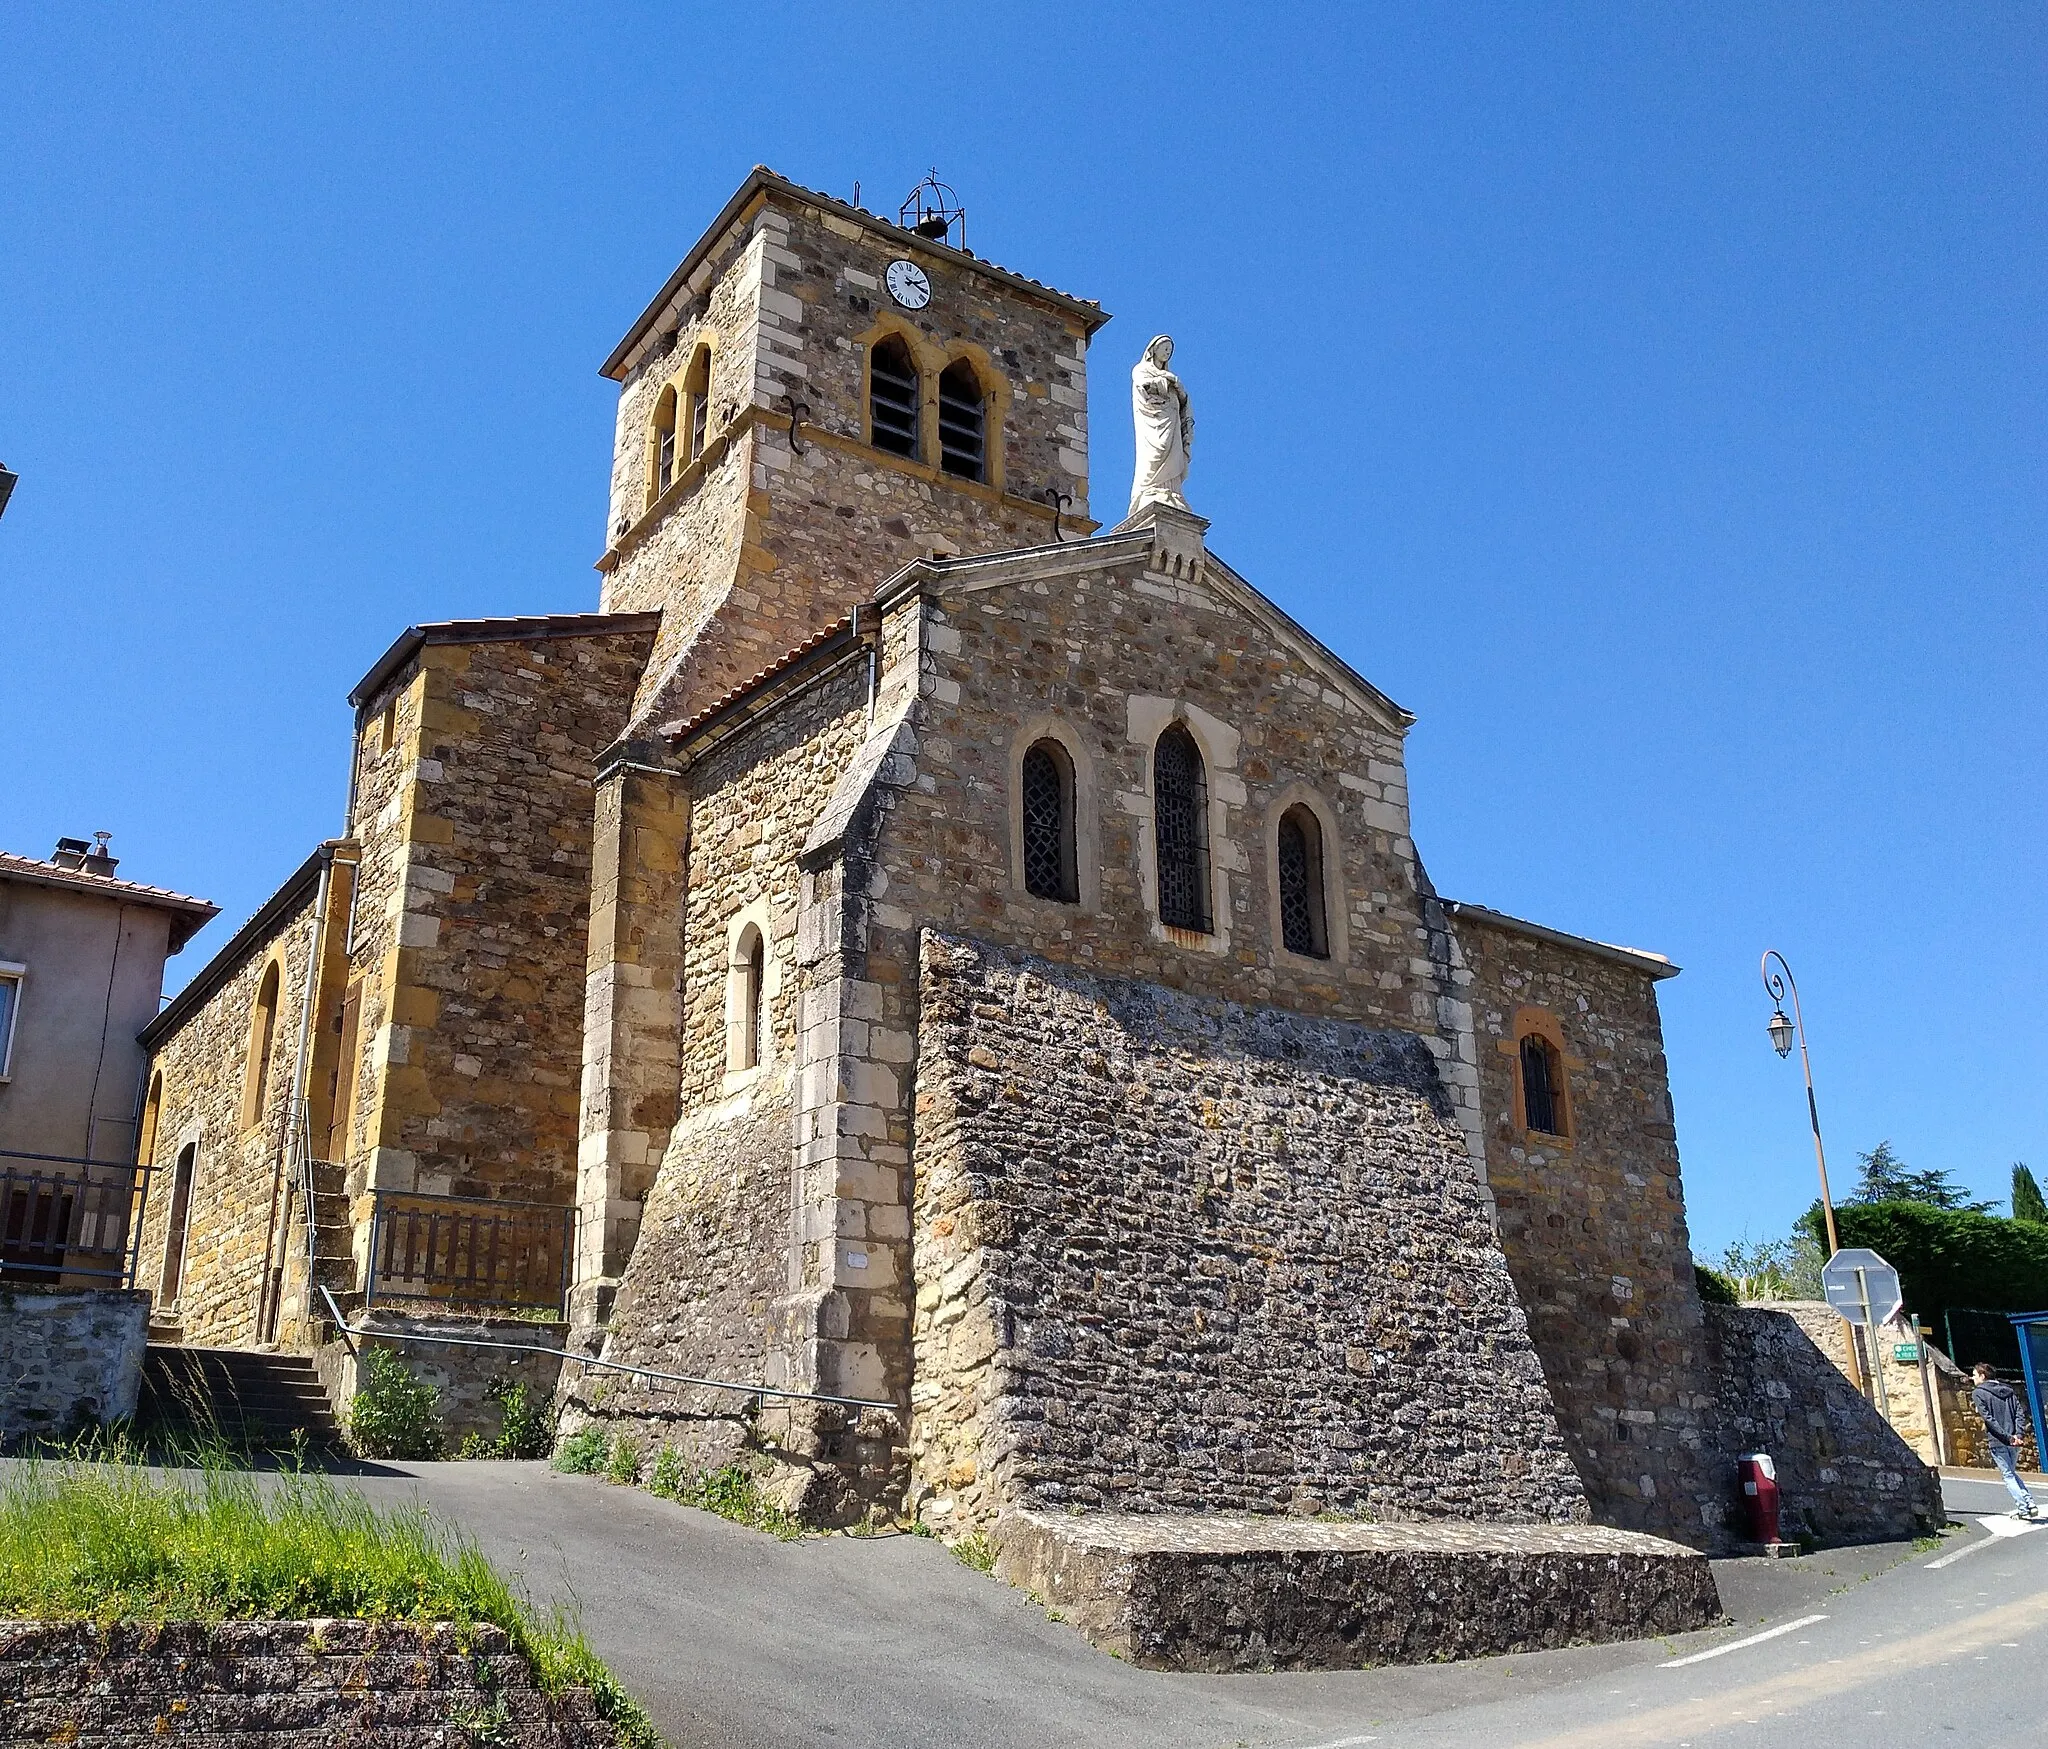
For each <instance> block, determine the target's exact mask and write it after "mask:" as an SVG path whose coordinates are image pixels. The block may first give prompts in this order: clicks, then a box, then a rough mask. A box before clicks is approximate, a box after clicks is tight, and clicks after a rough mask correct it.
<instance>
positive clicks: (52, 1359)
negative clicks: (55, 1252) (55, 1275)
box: [0, 1282, 149, 1451]
mask: <svg viewBox="0 0 2048 1749" xmlns="http://www.w3.org/2000/svg"><path fill="white" fill-rule="evenodd" d="M148 1339H149V1295H148V1294H146V1293H138V1292H134V1291H131V1290H128V1289H124V1288H70V1287H36V1286H33V1285H28V1284H22V1283H14V1282H10V1283H8V1284H6V1285H5V1286H0V1451H7V1450H11V1449H12V1448H13V1447H14V1446H16V1445H18V1444H20V1443H22V1442H24V1441H27V1440H32V1439H36V1438H51V1439H64V1438H67V1437H69V1436H70V1435H71V1434H73V1433H76V1432H77V1431H79V1430H80V1429H81V1428H82V1427H84V1426H86V1425H87V1424H89V1423H98V1424H99V1425H100V1426H105V1425H106V1424H107V1423H109V1422H112V1421H119V1420H121V1419H123V1418H125V1417H127V1416H130V1415H133V1414H134V1413H135V1398H136V1393H137V1391H138V1390H140V1388H141V1385H142V1351H143V1348H144V1347H145V1345H146V1344H147V1342H148Z"/></svg>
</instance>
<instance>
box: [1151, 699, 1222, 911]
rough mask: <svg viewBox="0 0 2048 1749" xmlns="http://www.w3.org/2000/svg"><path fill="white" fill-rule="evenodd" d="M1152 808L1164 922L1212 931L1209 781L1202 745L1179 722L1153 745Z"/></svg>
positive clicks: (1160, 900)
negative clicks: (1204, 769) (1210, 920)
mask: <svg viewBox="0 0 2048 1749" xmlns="http://www.w3.org/2000/svg"><path fill="white" fill-rule="evenodd" d="M1152 812H1153V820H1154V828H1153V829H1154V831H1155V833H1156V835H1157V846H1158V853H1159V921H1160V922H1162V923H1164V924H1166V925H1168V926H1169V927H1170V928H1174V929H1192V930H1195V931H1197V932H1199V933H1201V934H1203V935H1206V934H1208V932H1209V784H1208V778H1207V775H1206V774H1205V773H1204V771H1203V769H1202V753H1201V749H1200V748H1198V747H1197V746H1196V745H1195V738H1194V736H1192V735H1190V734H1189V733H1188V732H1187V730H1185V729H1183V728H1182V727H1181V726H1180V725H1179V724H1177V723H1176V724H1175V725H1174V726H1173V727H1172V728H1170V729H1168V730H1167V731H1166V733H1165V734H1163V735H1161V736H1160V737H1159V740H1158V743H1157V744H1156V745H1155V746H1154V747H1153V749H1152Z"/></svg>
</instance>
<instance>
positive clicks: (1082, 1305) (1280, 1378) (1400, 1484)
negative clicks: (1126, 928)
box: [913, 934, 1586, 1535]
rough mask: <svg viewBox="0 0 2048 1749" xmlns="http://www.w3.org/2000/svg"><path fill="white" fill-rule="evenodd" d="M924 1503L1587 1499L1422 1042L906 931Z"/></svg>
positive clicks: (972, 1522) (1444, 1507) (949, 1510)
mask: <svg viewBox="0 0 2048 1749" xmlns="http://www.w3.org/2000/svg"><path fill="white" fill-rule="evenodd" d="M918 1088H919V1102H918V1114H919V1115H918V1135H917V1202H916V1222H917V1252H918V1258H917V1280H918V1300H917V1305H918V1315H917V1325H916V1331H917V1334H916V1376H917V1388H916V1399H915V1400H916V1403H917V1406H918V1413H917V1420H916V1429H915V1434H914V1439H913V1460H914V1463H915V1478H914V1482H913V1507H914V1509H915V1510H916V1511H917V1512H918V1513H919V1514H920V1515H921V1516H923V1517H924V1518H925V1519H926V1520H927V1521H928V1522H934V1523H936V1524H938V1525H940V1526H941V1527H943V1528H944V1529H945V1531H946V1533H947V1534H948V1535H952V1534H955V1533H957V1532H964V1531H966V1530H969V1529H971V1528H975V1527H977V1526H982V1527H986V1526H988V1525H989V1524H991V1523H992V1522H993V1521H994V1519H995V1517H996V1515H997V1513H998V1512H999V1511H1000V1509H1001V1508H1002V1507H1004V1506H1011V1505H1022V1506H1035V1507H1041V1508H1052V1509H1057V1508H1060V1507H1067V1508H1073V1509H1087V1510H1095V1511H1252V1512H1293V1513H1305V1514H1314V1513H1321V1512H1334V1513H1340V1514H1354V1513H1356V1514H1364V1515H1367V1516H1370V1517H1373V1518H1377V1519H1381V1520H1398V1519H1410V1518H1434V1517H1458V1518H1465V1519H1481V1520H1493V1521H1507V1522H1524V1523H1527V1522H1565V1521H1569V1520H1571V1519H1574V1518H1583V1516H1584V1514H1585V1510H1586V1508H1585V1500H1584V1493H1583V1490H1582V1488H1581V1485H1580V1482H1579V1478H1578V1475H1577V1473H1576V1472H1575V1471H1574V1469H1573V1467H1572V1463H1571V1459H1570V1456H1569V1455H1568V1453H1567V1452H1566V1450H1565V1446H1564V1442H1563V1441H1562V1439H1561V1438H1560V1437H1559V1434H1558V1430H1557V1424H1556V1420H1555V1418H1554V1416H1553V1414H1552V1411H1551V1406H1550V1399H1549V1394H1548V1392H1547V1391H1546V1390H1545V1388H1544V1384H1543V1377H1542V1373H1541V1370H1540V1369H1539V1367H1538V1365H1537V1362H1536V1358H1535V1356H1534V1354H1533V1353H1532V1352H1531V1350H1530V1347H1529V1341H1528V1332H1527V1329H1526V1327H1525V1325H1524V1322H1523V1317H1522V1309H1521V1306H1520V1304H1519V1302H1518V1301H1517V1299H1516V1297H1515V1291H1514V1287H1513V1284H1512V1283H1511V1282H1510V1280H1509V1279H1508V1272H1507V1268H1506V1264H1505V1262H1504V1260H1503V1259H1502V1257H1501V1254H1500V1250H1499V1247H1498V1245H1497V1244H1496V1242H1495V1240H1494V1236H1493V1231H1492V1227H1491V1224H1490V1221H1489V1219H1488V1214H1487V1209H1486V1206H1485V1202H1484V1199H1483V1198H1482V1196H1481V1194H1480V1190H1479V1186H1478V1184H1477V1182H1476V1180H1475V1179H1474V1178H1473V1176H1472V1173H1471V1170H1470V1164H1469V1158H1468V1155H1467V1151H1466V1145H1465V1138H1464V1135H1463V1132H1462V1131H1461V1130H1460V1129H1459V1127H1458V1126H1457V1124H1456V1123H1455V1122H1454V1121H1453V1119H1452V1117H1451V1115H1450V1112H1449V1108H1448V1104H1447V1102H1446V1101H1445V1100H1444V1098H1443V1093H1442V1088H1441V1085H1440V1083H1439V1081H1438V1078H1437V1073H1436V1066H1435V1062H1434V1060H1433V1059H1432V1058H1431V1056H1430V1054H1429V1052H1428V1051H1427V1049H1426V1048H1425V1046H1424V1044H1423V1041H1422V1040H1421V1039H1420V1038H1418V1037H1417V1036H1416V1035H1415V1034H1413V1033H1411V1032H1377V1031H1371V1030H1368V1029H1365V1028H1361V1027H1357V1026H1353V1025H1350V1024H1347V1023H1344V1022H1341V1021H1332V1020H1324V1019H1314V1018H1310V1017H1307V1016H1302V1015H1296V1014H1287V1013H1283V1012H1280V1011H1278V1010H1274V1009H1253V1008H1245V1007H1241V1006H1239V1005H1237V1004H1231V1003H1217V1002H1212V1001H1206V1000H1199V999H1195V998H1191V997H1185V996H1180V995H1176V994H1174V993H1172V992H1169V991H1165V990H1162V989H1160V988H1158V987H1156V986H1146V985H1142V984H1135V983H1131V982H1129V981H1126V980H1122V979H1112V978H1104V977H1097V976H1092V975H1089V974H1087V973H1082V972H1078V971H1075V970H1073V969H1072V968H1069V967H1061V966H1055V965H1053V964H1052V963H1051V962H1049V961H1045V960H1041V959H1037V958H1033V957H1029V956H1024V955H1021V954H1017V953H1015V952H1014V950H1013V951H1010V952H1007V953H1006V952H1004V951H1002V950H998V949H994V948H990V947H988V946H986V945H984V944H982V943H979V942H975V941H970V940H968V939H965V938H962V937H947V936H939V935H933V934H928V935H927V936H926V937H925V951H924V966H923V1002H922V1009H921V1013H920V1017H919V1038H918Z"/></svg>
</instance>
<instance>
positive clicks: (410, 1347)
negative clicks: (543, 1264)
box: [313, 1310, 569, 1456]
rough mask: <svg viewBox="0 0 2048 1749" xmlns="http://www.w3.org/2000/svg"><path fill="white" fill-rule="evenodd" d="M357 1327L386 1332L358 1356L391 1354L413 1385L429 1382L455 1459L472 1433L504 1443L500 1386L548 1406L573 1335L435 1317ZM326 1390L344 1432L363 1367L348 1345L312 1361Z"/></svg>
mask: <svg viewBox="0 0 2048 1749" xmlns="http://www.w3.org/2000/svg"><path fill="white" fill-rule="evenodd" d="M355 1322H357V1323H360V1324H363V1325H366V1326H367V1327H368V1328H369V1329H370V1330H371V1331H373V1332H378V1331H388V1332H390V1335H389V1337H388V1338H385V1339H382V1340H380V1339H379V1337H378V1336H377V1335H375V1334H371V1335H367V1336H358V1337H357V1338H356V1346H357V1347H358V1348H390V1349H393V1350H395V1351H396V1352H397V1353H398V1355H399V1356H400V1358H402V1359H403V1360H404V1362H405V1365H406V1369H407V1371H409V1372H410V1373H411V1374H412V1375H413V1377H414V1378H418V1379H425V1380H426V1381H427V1383H429V1384H431V1385H432V1386H433V1387H434V1389H435V1391H436V1393H437V1400H438V1407H439V1410H440V1416H441V1430H442V1433H443V1434H444V1436H445V1437H446V1439H447V1441H448V1452H449V1455H450V1456H453V1455H454V1454H455V1452H456V1451H457V1450H458V1449H459V1448H460V1447H461V1445H462V1442H463V1441H464V1440H465V1439H467V1438H468V1437H469V1436H470V1435H471V1434H472V1433H474V1434H478V1435H480V1436H481V1437H483V1438H484V1439H489V1440H494V1439H496V1438H497V1437H498V1433H499V1430H500V1428H501V1427H502V1425H503V1422H504V1414H503V1411H502V1410H500V1409H499V1407H498V1405H497V1404H496V1403H495V1402H494V1401H492V1399H491V1396H490V1392H491V1390H492V1388H493V1387H494V1386H496V1385H497V1384H499V1383H500V1382H503V1383H505V1384H510V1385H517V1384H523V1385H525V1386H526V1388H527V1392H528V1394H529V1395H530V1396H531V1397H533V1398H534V1399H535V1400H536V1401H537V1402H541V1403H546V1402H549V1401H550V1400H551V1399H552V1398H553V1397H554V1394H555V1386H556V1384H557V1382H558V1380H559V1378H560V1375H561V1371H562V1357H561V1354H560V1352H559V1350H560V1349H561V1347H562V1345H563V1341H564V1339H565V1338H566V1336H567V1335H568V1328H569V1327H568V1326H567V1325H566V1324H559V1323H550V1324H538V1323H533V1322H530V1321H529V1320H527V1319H524V1318H455V1317H440V1316H435V1315H432V1314H429V1313H416V1312H392V1311H383V1310H372V1311H370V1312H367V1313H364V1314H363V1315H362V1316H360V1317H359V1318H358V1319H356V1320H355ZM402 1335H421V1336H444V1337H460V1338H466V1339H468V1340H469V1341H481V1342H520V1343H531V1344H534V1345H535V1346H538V1347H544V1348H549V1349H553V1350H556V1351H557V1352H554V1353H551V1354H517V1353H513V1352H510V1351H508V1350H506V1349H503V1348H473V1347H468V1346H456V1345H453V1344H448V1345H444V1344H442V1343H438V1342H437V1343H417V1342H404V1341H400V1340H399V1337H401V1336H402ZM313 1361H314V1365H315V1366H317V1367H318V1368H319V1371H320V1382H321V1383H322V1384H323V1385H324V1386H326V1388H327V1400H328V1401H329V1402H330V1403H332V1404H333V1405H334V1414H335V1419H336V1420H337V1421H339V1422H341V1423H342V1424H343V1425H344V1426H346V1425H347V1421H348V1408H349V1404H350V1403H351V1402H353V1401H354V1399H355V1394H356V1373H357V1363H356V1360H355V1357H354V1356H353V1355H352V1354H350V1352H349V1350H348V1348H347V1347H346V1345H344V1344H343V1343H340V1342H330V1343H328V1344H327V1345H326V1346H325V1347H323V1348H321V1349H320V1350H319V1351H318V1352H317V1353H316V1354H315V1355H314V1357H313Z"/></svg>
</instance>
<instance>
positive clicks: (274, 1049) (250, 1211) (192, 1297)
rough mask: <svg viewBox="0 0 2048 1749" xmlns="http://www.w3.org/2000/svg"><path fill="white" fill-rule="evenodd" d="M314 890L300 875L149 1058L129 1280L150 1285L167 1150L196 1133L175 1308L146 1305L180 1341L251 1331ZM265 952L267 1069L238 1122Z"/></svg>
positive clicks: (170, 1169) (157, 1264)
mask: <svg viewBox="0 0 2048 1749" xmlns="http://www.w3.org/2000/svg"><path fill="white" fill-rule="evenodd" d="M317 892H318V888H317V884H310V883H309V884H308V886H307V888H306V892H305V897H304V901H303V903H301V904H300V905H298V906H297V907H296V908H294V909H293V910H292V912H291V913H290V914H289V915H288V916H286V917H284V918H282V919H280V920H279V922H278V924H277V925H276V927H275V928H274V929H273V930H272V931H271V932H270V934H268V935H267V936H266V937H264V938H263V939H261V940H259V941H255V942H252V943H250V944H249V945H248V947H247V948H246V949H245V950H244V953H243V957H242V960H241V963H240V964H239V965H238V966H237V967H236V969H235V971H234V973H233V974H232V975H231V976H230V977H229V978H228V979H227V980H226V982H224V983H223V984H222V985H221V987H220V988H219V989H218V990H216V991H215V992H214V993H213V994H212V995H211V996H209V997H208V998H207V999H206V1001H205V1002H204V1003H202V1004H201V1005H200V1007H199V1008H198V1009H197V1010H196V1011H195V1012H194V1013H193V1014H192V1015H191V1016H190V1017H189V1018H187V1019H186V1021H185V1022H184V1024H183V1025H181V1026H180V1027H178V1029H177V1030H176V1031H175V1032H173V1033H172V1034H171V1035H170V1036H169V1037H168V1038H166V1039H165V1040H164V1041H163V1042H162V1043H161V1044H159V1045H158V1046H157V1049H156V1052H155V1055H154V1057H153V1058H152V1059H151V1065H150V1068H151V1073H152V1074H161V1075H162V1076H163V1099H162V1104H161V1106H160V1108H159V1111H158V1116H157V1123H156V1140H155V1144H154V1147H153V1150H152V1155H153V1158H152V1162H151V1163H152V1164H153V1165H154V1166H155V1167H156V1171H155V1172H154V1173H153V1174H152V1176H151V1179H150V1185H149V1192H148V1196H147V1198H146V1200H145V1203H144V1207H143V1219H142V1233H141V1250H140V1253H139V1261H138V1263H137V1268H136V1276H135V1280H136V1285H137V1286H138V1287H142V1288H146V1289H148V1290H149V1292H151V1293H152V1294H156V1295H159V1296H160V1295H161V1290H162V1286H163V1280H164V1248H165V1244H166V1241H167V1240H168V1239H169V1238H170V1236H171V1235H170V1218H171V1203H172V1191H173V1184H174V1181H175V1177H176V1166H177V1159H178V1156H179V1154H180V1153H181V1152H182V1151H183V1150H184V1148H185V1147H186V1145H187V1144H189V1143H196V1144H197V1145H198V1152H197V1156H196V1169H195V1171H194V1174H193V1179H192V1191H191V1198H190V1201H189V1203H188V1205H187V1210H188V1212H187V1219H186V1223H185V1244H184V1275H183V1285H182V1288H181V1290H180V1292H179V1295H178V1299H177V1304H176V1306H175V1308H173V1307H171V1306H168V1305H161V1304H160V1305H159V1306H158V1307H157V1308H156V1310H157V1314H158V1316H159V1317H167V1316H169V1314H170V1313H171V1312H172V1311H173V1310H175V1312H176V1314H177V1322H178V1324H179V1326H180V1328H181V1330H182V1332H183V1337H184V1340H185V1341H187V1342H195V1343H204V1344H210V1345H213V1346H234V1345H236V1344H243V1343H250V1342H254V1341H256V1340H257V1339H258V1330H257V1314H258V1309H259V1306H260V1304H261V1301H262V1298H263V1294H264V1281H263V1271H264V1255H265V1252H266V1250H267V1249H269V1248H270V1247H271V1244H272V1240H271V1233H272V1229H273V1222H274V1221H275V1220H276V1219H277V1216H278V1212H279V1211H278V1208H277V1207H276V1203H275V1199H276V1197H277V1196H278V1194H279V1193H280V1180H279V1168H280V1164H281V1162H282V1160H283V1158H284V1149H285V1143H286V1130H287V1126H288V1121H289V1111H290V1105H291V1098H292V1077H293V1072H294V1070H295V1068H296V1066H297V1052H298V1041H299V1014H300V1009H301V1007H302V1006H303V1004H304V1002H305V999H306V991H307V985H308V982H309V981H310V972H311V959H312V951H313V936H314V925H315V921H316V919H315V915H314V903H315V899H316V896H317ZM273 958H274V959H276V960H277V961H278V963H279V964H280V965H281V967H282V971H281V973H280V976H279V982H278V1008H277V1020H276V1024H275V1026H274V1027H273V1029H272V1033H271V1041H272V1042H271V1056H270V1073H269V1077H268V1080H267V1083H266V1094H265V1098H264V1108H263V1111H262V1112H261V1114H260V1115H259V1117H258V1120H257V1122H256V1123H255V1124H254V1125H252V1126H250V1127H248V1128H246V1129H245V1128H244V1127H243V1124H242V1105H243V1088H244V1081H245V1077H246V1072H247V1066H248V1060H249V1041H250V1025H251V1021H252V1019H253V1016H254V1014H255V1008H256V997H257V992H258V991H259V989H260V988H261V985H262V981H263V974H264V970H265V968H266V967H267V966H269V965H270V964H271V962H272V960H273ZM272 1261H273V1263H276V1262H277V1261H278V1259H277V1258H273V1259H272Z"/></svg>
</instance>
